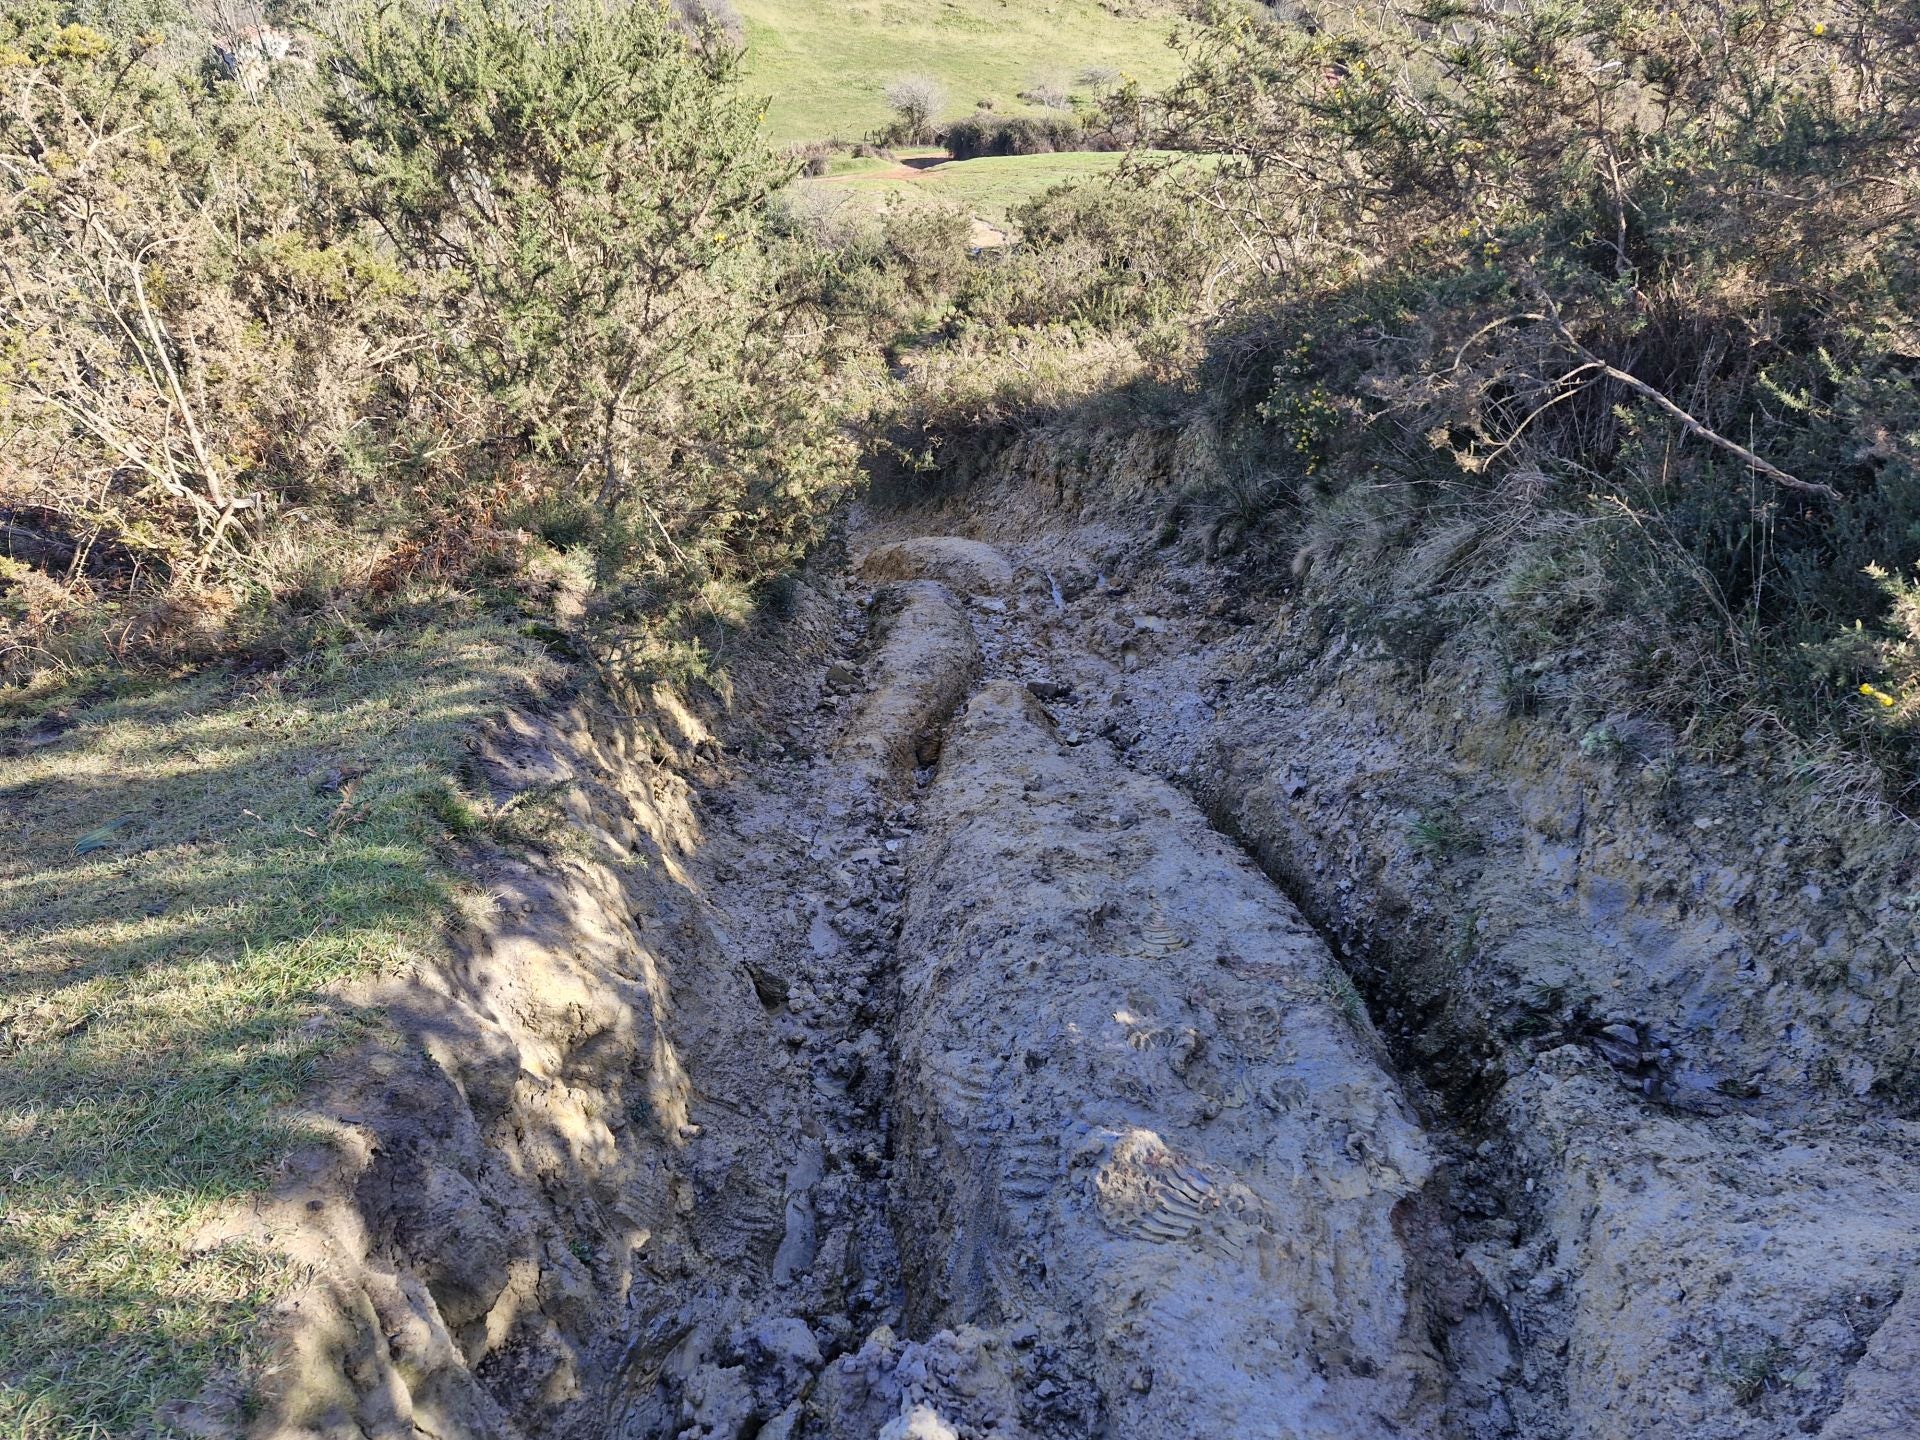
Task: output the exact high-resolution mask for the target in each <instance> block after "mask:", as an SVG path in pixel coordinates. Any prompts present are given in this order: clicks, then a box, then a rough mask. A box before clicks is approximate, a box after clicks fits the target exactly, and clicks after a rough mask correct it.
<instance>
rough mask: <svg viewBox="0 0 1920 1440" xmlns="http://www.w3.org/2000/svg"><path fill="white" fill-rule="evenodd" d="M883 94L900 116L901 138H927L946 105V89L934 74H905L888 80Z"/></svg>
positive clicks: (898, 130)
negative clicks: (936, 117) (935, 119)
mask: <svg viewBox="0 0 1920 1440" xmlns="http://www.w3.org/2000/svg"><path fill="white" fill-rule="evenodd" d="M884 93H885V95H886V97H887V104H889V105H891V106H892V107H893V112H894V114H895V115H897V116H898V117H899V120H898V123H897V126H896V129H897V132H898V133H899V136H900V138H901V139H902V140H921V139H925V138H926V137H927V135H928V134H929V132H930V130H931V128H932V125H933V119H934V117H935V116H936V115H938V114H939V113H940V112H941V111H942V110H943V109H945V108H946V104H947V92H946V88H945V87H944V86H942V85H941V83H940V82H939V81H938V80H935V79H934V78H933V77H932V76H931V75H902V76H901V77H900V78H899V79H897V80H891V81H889V82H888V83H887V88H886V90H885V92H884Z"/></svg>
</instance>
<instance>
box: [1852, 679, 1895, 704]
mask: <svg viewBox="0 0 1920 1440" xmlns="http://www.w3.org/2000/svg"><path fill="white" fill-rule="evenodd" d="M1860 693H1861V694H1862V695H1864V696H1866V697H1867V698H1868V699H1869V700H1871V701H1873V703H1874V704H1876V705H1878V706H1879V707H1880V708H1881V709H1882V710H1891V709H1892V708H1893V704H1894V701H1893V696H1891V695H1889V694H1888V693H1887V692H1886V691H1884V690H1881V689H1879V688H1878V687H1876V686H1873V685H1862V686H1861V687H1860Z"/></svg>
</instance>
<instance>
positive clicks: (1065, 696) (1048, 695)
mask: <svg viewBox="0 0 1920 1440" xmlns="http://www.w3.org/2000/svg"><path fill="white" fill-rule="evenodd" d="M1027 693H1028V694H1029V695H1031V696H1033V698H1034V699H1036V700H1049V701H1051V700H1069V699H1071V698H1072V697H1073V687H1072V686H1071V685H1062V684H1060V683H1059V682H1058V681H1055V680H1029V681H1027Z"/></svg>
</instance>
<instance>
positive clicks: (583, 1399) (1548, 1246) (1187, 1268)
mask: <svg viewBox="0 0 1920 1440" xmlns="http://www.w3.org/2000/svg"><path fill="white" fill-rule="evenodd" d="M1028 493H1029V492H1028V491H1026V490H1021V491H1019V492H1018V495H1017V496H1016V502H1017V503H1009V502H1008V499H1007V497H1008V495H1013V494H1014V492H1006V493H1004V494H1001V495H998V496H996V495H995V494H993V493H988V494H986V495H984V496H983V497H980V498H977V499H974V500H971V501H967V502H965V503H963V504H961V505H959V506H955V507H949V513H946V514H938V513H936V514H935V515H931V516H930V515H928V514H927V513H925V512H924V510H922V511H920V512H908V513H893V514H887V513H878V514H876V513H869V512H865V511H859V510H857V511H856V512H855V513H854V515H853V517H852V519H851V522H850V525H849V528H848V532H847V535H846V543H845V549H846V552H847V554H846V559H845V563H837V562H830V561H828V560H823V561H822V562H821V563H820V564H819V565H817V566H816V569H815V572H814V573H813V574H812V576H811V577H810V578H809V579H808V580H807V581H806V583H804V584H802V585H800V586H799V587H797V588H796V591H795V593H794V595H793V597H792V603H791V606H790V607H789V610H788V613H787V615H786V616H785V618H783V619H781V620H779V621H778V622H774V623H771V624H770V625H769V626H767V627H766V628H765V629H764V630H763V632H762V637H761V640H760V641H759V642H758V649H756V650H754V651H753V652H752V653H749V654H746V655H744V656H740V657H735V658H736V660H737V662H738V663H737V665H736V667H735V674H736V677H737V681H738V684H739V687H740V689H739V691H738V693H737V694H736V697H735V704H734V706H733V711H732V714H731V715H730V716H729V717H726V718H720V717H717V716H715V717H709V718H710V720H711V723H712V724H713V725H714V726H715V727H716V728H709V721H706V720H702V719H701V717H700V716H699V715H696V714H695V713H693V712H692V711H690V710H688V709H686V708H685V707H684V706H679V705H678V704H677V702H676V701H674V700H673V698H672V697H671V696H662V695H656V697H655V699H654V701H653V702H651V703H652V704H653V706H654V709H653V710H652V711H651V712H649V713H650V716H651V718H650V719H649V720H648V722H647V724H646V725H644V726H642V725H637V724H634V723H631V722H633V721H634V719H635V717H634V716H632V715H623V714H621V713H620V712H618V711H614V710H611V709H610V708H609V707H608V706H607V705H606V704H604V703H596V704H595V705H592V706H584V707H583V706H572V707H569V706H567V705H556V706H548V707H546V708H542V707H540V706H530V707H525V708H521V709H516V710H513V711H511V712H509V713H507V714H505V715H503V717H502V718H501V720H500V722H499V723H498V724H497V725H496V726H494V727H493V728H492V729H491V730H490V731H489V732H488V733H487V734H485V735H483V736H481V737H478V738H477V740H476V744H475V767H476V775H477V776H478V777H480V778H481V779H482V780H483V781H484V783H485V784H486V785H487V786H488V787H489V788H490V789H491V791H492V792H493V796H494V799H495V800H496V801H497V802H499V803H507V802H509V801H510V800H511V799H512V797H515V796H519V795H526V794H535V795H539V794H562V795H564V797H565V806H566V811H567V814H568V815H569V816H570V817H571V825H570V827H569V828H570V833H571V835H572V837H573V838H572V839H571V840H570V841H569V843H568V844H566V845H562V846H559V847H553V848H550V849H549V850H547V851H544V852H542V851H528V852H508V851H501V852H498V853H496V854H494V855H493V856H492V857H491V858H490V859H489V858H487V857H484V856H483V857H480V859H479V861H478V862H477V863H478V865H479V868H480V870H481V872H482V876H483V879H484V881H485V883H486V885H487V888H488V892H489V895H490V898H491V902H492V913H491V915H490V917H488V918H486V919H484V920H483V921H477V922H476V928H475V930H474V933H473V934H471V935H469V936H467V937H465V939H464V941H463V943H462V945H461V947H460V951H459V954H458V956H457V957H456V959H455V960H454V961H453V962H452V963H450V964H449V966H448V967H447V968H446V969H445V971H444V973H431V974H422V975H418V976H413V977H409V978H407V979H406V980H404V981H403V982H397V983H396V984H395V985H394V986H393V988H392V990H391V993H382V994H374V995H369V996H366V997H363V1003H364V1004H366V1005H367V1006H368V1008H369V1009H377V1010H379V1011H380V1012H381V1013H383V1014H385V1015H387V1016H388V1017H389V1018H390V1019H391V1021H392V1023H393V1024H394V1026H396V1027H397V1028H398V1031H399V1039H398V1040H389V1039H382V1040H378V1041H376V1042H375V1043H374V1044H373V1046H372V1048H370V1050H369V1053H368V1054H367V1055H366V1056H365V1057H364V1059H363V1061H362V1062H361V1063H359V1064H357V1065H356V1066H354V1067H352V1069H351V1070H350V1072H349V1073H348V1075H346V1076H345V1077H344V1078H343V1080H342V1082H341V1084H340V1085H339V1086H338V1087H336V1091H335V1093H333V1094H332V1095H331V1096H330V1097H329V1098H328V1099H327V1100H326V1102H325V1104H324V1106H323V1107H321V1108H323V1109H324V1111H325V1113H326V1116H327V1117H328V1118H327V1122H326V1123H328V1124H330V1125H332V1126H333V1127H334V1128H335V1131H336V1133H337V1135H338V1139H337V1141H336V1143H335V1144H333V1145H332V1146H330V1147H328V1148H326V1149H325V1150H322V1151H316V1152H314V1153H313V1154H312V1155H311V1156H309V1157H307V1158H306V1159H305V1160H304V1161H302V1162H301V1163H299V1164H296V1165H295V1166H293V1167H292V1169H291V1171H290V1173H289V1175H288V1176H287V1177H286V1180H285V1183H284V1184H283V1185H282V1187H281V1191H280V1195H279V1199H278V1200H277V1201H276V1206H277V1207H278V1208H272V1209H268V1210H266V1211H264V1212H263V1216H262V1227H261V1228H263V1229H265V1230H266V1231H267V1232H268V1233H269V1235H270V1236H273V1237H290V1239H289V1240H288V1243H295V1244H296V1253H297V1254H298V1255H299V1257H300V1258H301V1260H302V1262H303V1263H304V1264H307V1265H308V1266H310V1267H311V1270H312V1273H313V1274H314V1275H315V1276H317V1277H320V1278H319V1279H317V1280H316V1282H315V1284H314V1285H312V1286H311V1287H309V1289H308V1290H306V1291H305V1292H303V1293H302V1294H301V1295H300V1296H297V1297H295V1298H294V1299H292V1300H290V1301H289V1303H288V1305H287V1307H285V1315H284V1324H285V1327H286V1330H287V1333H288V1336H289V1343H288V1346H287V1358H286V1359H285V1360H284V1361H282V1362H280V1364H279V1367H278V1369H277V1370H276V1371H275V1372H274V1374H273V1375H271V1376H270V1377H269V1383H268V1384H267V1386H266V1387H265V1390H264V1392H263V1393H264V1398H263V1400H262V1403H261V1409H260V1415H261V1417H262V1418H261V1419H260V1420H258V1421H257V1422H256V1423H254V1424H253V1425H251V1426H250V1427H249V1430H250V1433H252V1434H256V1435H261V1436H274V1437H288V1440H291V1437H300V1440H369V1437H380V1440H386V1437H394V1440H416V1437H428V1436H431V1437H447V1440H452V1437H467V1436H474V1437H481V1436H485V1437H500V1440H518V1437H527V1440H532V1437H551V1440H587V1437H591V1440H601V1437H608V1436H612V1437H618V1440H910V1437H911V1440H1095V1437H1102V1440H1109V1437H1110V1440H1216V1437H1221V1440H1225V1437H1232V1440H1652V1437H1662V1440H1666V1437H1678V1440H1787V1437H1791V1436H1798V1435H1813V1436H1818V1437H1821V1440H1912V1437H1915V1436H1920V1279H1916V1277H1917V1276H1920V1204H1916V1201H1915V1196H1916V1194H1920V1126H1916V1124H1915V1123H1914V1121H1913V1120H1912V1119H1911V1118H1910V1117H1909V1115H1908V1110H1909V1109H1910V1106H1903V1104H1902V1102H1901V1101H1900V1099H1899V1091H1898V1087H1897V1084H1895V1083H1894V1082H1896V1081H1897V1079H1898V1077H1899V1075H1900V1074H1902V1073H1905V1072H1904V1071H1903V1070H1902V1067H1903V1066H1907V1065H1909V1064H1910V1061H1911V1057H1912V1055H1913V1053H1914V1051H1915V1040H1916V1036H1920V1019H1917V1018H1916V1016H1920V1004H1916V1000H1917V999H1920V996H1916V993H1915V990H1914V982H1913V980H1912V978H1911V974H1910V971H1911V967H1910V966H1909V967H1904V968H1903V965H1902V960H1903V957H1904V956H1905V955H1906V954H1907V953H1908V952H1909V951H1910V950H1911V948H1912V942H1911V938H1910V934H1909V932H1910V930H1911V926H1910V925H1909V924H1908V919H1909V918H1910V917H1907V918H1903V917H1905V912H1903V911H1901V910H1900V909H1899V908H1898V907H1897V906H1894V905H1892V904H1891V903H1890V900H1889V896H1890V894H1892V893H1893V891H1894V888H1895V885H1896V882H1897V877H1898V876H1899V875H1901V874H1906V873H1910V871H1909V870H1904V869H1902V868H1901V867H1904V866H1908V865H1909V864H1910V861H1909V858H1906V857H1905V852H1899V851H1897V849H1896V848H1894V847H1892V846H1890V843H1889V838H1888V832H1885V831H1876V830H1872V829H1870V828H1864V827H1855V828H1854V829H1852V830H1848V829H1845V828H1842V827H1838V826H1834V825H1831V824H1828V823H1827V822H1826V821H1825V820H1821V819H1819V818H1818V817H1817V816H1816V817H1815V818H1814V819H1811V820H1808V819H1806V818H1805V817H1800V818H1795V817H1794V816H1793V815H1791V814H1788V812H1787V811H1786V810H1785V808H1784V807H1783V803H1782V802H1781V801H1780V800H1779V799H1778V797H1776V796H1772V795H1767V794H1761V793H1759V787H1758V786H1748V785H1747V782H1746V781H1745V780H1742V779H1740V778H1739V777H1737V776H1735V777H1732V778H1729V772H1727V771H1725V770H1719V771H1707V770H1698V771H1682V772H1681V773H1680V777H1679V779H1678V780H1675V779H1673V778H1672V773H1671V767H1670V769H1669V772H1666V773H1667V774H1668V778H1667V779H1665V780H1664V781H1663V782H1662V785H1661V787H1660V788H1659V789H1658V790H1657V791H1650V790H1649V789H1648V788H1647V786H1646V785H1645V784H1644V783H1643V782H1644V774H1643V773H1642V772H1639V771H1636V770H1635V769H1634V768H1633V767H1631V766H1629V765H1627V764H1625V763H1623V762H1622V761H1620V760H1619V759H1618V758H1617V757H1603V758H1602V759H1599V760H1592V759H1587V758H1584V757H1583V756H1582V755H1581V754H1580V752H1579V751H1578V749H1577V748H1573V749H1571V750H1570V749H1569V747H1568V744H1567V742H1566V741H1565V740H1564V738H1562V737H1556V736H1554V735H1552V734H1548V733H1545V732H1543V731H1542V730H1541V729H1540V727H1538V726H1530V725H1529V724H1527V723H1526V722H1516V721H1513V720H1511V719H1510V718H1509V717H1508V716H1507V715H1506V713H1505V711H1504V710H1503V709H1502V708H1501V702H1500V701H1499V700H1498V698H1497V696H1495V695H1493V694H1492V693H1491V687H1490V686H1485V685H1481V686H1480V689H1481V690H1484V691H1486V692H1487V694H1486V695H1485V697H1484V698H1475V686H1476V685H1478V684H1479V682H1477V681H1475V680H1474V679H1473V676H1472V674H1471V673H1470V671H1467V670H1463V671H1461V672H1460V674H1459V675H1457V676H1455V677H1453V678H1451V679H1448V680H1443V681H1441V682H1438V683H1436V684H1432V685H1429V686H1427V687H1426V688H1425V689H1421V688H1417V687H1409V686H1407V685H1404V684H1401V683H1398V682H1395V683H1386V684H1383V683H1382V682H1381V680H1380V679H1379V678H1377V677H1378V676H1380V675H1381V674H1389V673H1390V672H1389V671H1388V670H1387V669H1384V668H1383V667H1382V666H1381V665H1379V664H1376V663H1375V662H1374V661H1371V660H1365V659H1355V658H1353V657H1350V656H1348V655H1347V654H1345V653H1344V647H1345V645H1346V642H1345V640H1344V639H1342V638H1340V637H1332V638H1331V639H1330V640H1329V639H1327V638H1325V637H1322V639H1321V640H1320V641H1319V642H1318V650H1317V652H1316V653H1317V658H1315V655H1306V656H1305V658H1302V656H1303V654H1304V652H1303V651H1302V650H1301V649H1300V646H1299V644H1298V643H1297V642H1296V641H1294V640H1292V639H1290V638H1289V632H1288V631H1287V630H1286V628H1285V627H1286V626H1287V624H1289V623H1291V622H1290V621H1289V615H1288V612H1287V611H1286V610H1285V608H1284V607H1273V608H1270V609H1269V610H1268V611H1267V612H1265V613H1264V614H1256V613H1255V612H1254V611H1253V610H1252V609H1251V608H1250V606H1249V603H1248V601H1247V599H1246V597H1245V595H1244V594H1243V593H1242V592H1240V591H1238V590H1236V589H1235V588H1234V586H1233V584H1232V583H1231V582H1230V581H1229V580H1226V579H1223V578H1222V577H1221V576H1220V575H1219V573H1218V571H1217V568H1215V567H1209V566H1207V565H1205V564H1202V563H1200V562H1198V561H1195V562H1193V563H1190V564H1189V563H1183V562H1179V561H1178V560H1177V559H1174V558H1172V557H1169V556H1166V555H1164V554H1162V553H1160V552H1159V551H1157V550H1156V549H1155V548H1154V547H1153V545H1152V543H1151V541H1150V540H1149V539H1147V538H1146V537H1147V536H1148V535H1150V534H1151V530H1150V528H1148V527H1149V525H1150V512H1146V511H1143V514H1148V515H1149V519H1148V520H1145V521H1142V523H1141V524H1139V525H1134V526H1132V527H1130V528H1129V527H1122V526H1116V525H1115V524H1114V523H1113V522H1111V521H1110V520H1105V519H1102V518H1100V517H1099V516H1098V515H1094V516H1092V517H1091V518H1088V516H1087V514H1086V513H1083V515H1082V518H1081V520H1080V521H1079V522H1078V523H1074V522H1073V521H1072V517H1071V516H1069V517H1067V518H1066V519H1065V520H1062V519H1061V517H1060V516H1059V514H1058V513H1057V512H1056V513H1054V514H1053V515H1051V516H1049V517H1046V523H1044V524H1042V523H1036V520H1035V516H1034V514H1033V513H1032V512H1030V511H1028V510H1025V509H1023V508H1022V506H1023V505H1026V504H1028V503H1030V502H1029V501H1028V500H1026V499H1022V498H1018V497H1024V496H1026V495H1028ZM936 526H941V527H942V528H936ZM955 531H964V532H965V533H964V534H958V533H951V532H955ZM1296 618H1297V617H1296ZM1309 638H1312V637H1309ZM1289 647H1292V648H1291V649H1290V648H1289ZM1468 663H1469V664H1470V663H1471V657H1469V659H1468ZM1649 743H1650V742H1649ZM1570 756H1571V758H1569V757H1570ZM1636 763H1638V762H1636ZM1652 765H1653V762H1651V761H1649V762H1648V766H1647V768H1648V769H1649V770H1651V769H1652ZM1742 786H1747V789H1746V790H1743V789H1742V788H1741V787H1742ZM1749 791H1751V792H1753V793H1752V794H1749V793H1748V792H1749ZM1743 795H1744V796H1746V797H1747V798H1745V799H1743V798H1742V796H1743ZM1676 796H1678V797H1679V800H1678V801H1677V800H1676ZM1681 802H1684V803H1681ZM1741 806H1745V807H1746V808H1745V809H1742V808H1740V807H1741ZM1436 814H1440V815H1442V816H1444V817H1445V824H1444V825H1441V824H1440V823H1438V822H1436V821H1434V820H1433V819H1432V818H1431V817H1432V816H1434V815H1436ZM1783 816H1784V817H1785V818H1782V817H1783ZM1421 827H1425V828H1426V830H1427V831H1429V832H1435V833H1445V834H1453V833H1456V832H1457V833H1467V832H1471V833H1472V834H1474V835H1475V836H1476V837H1478V838H1477V839H1476V843H1475V844H1474V845H1473V846H1472V847H1466V846H1460V847H1456V849H1455V852H1454V853H1452V854H1441V855H1436V854H1435V853H1434V852H1433V848H1432V846H1430V845H1427V844H1423V843H1420V841H1419V835H1420V832H1421ZM1810 875H1817V876H1818V877H1820V883H1815V881H1814V880H1812V879H1810ZM1903 926H1907V927H1908V928H1907V929H1902V927H1903ZM1327 937H1333V939H1332V941H1330V940H1329V939H1328V938H1327ZM1333 942H1337V945H1336V944H1335V943H1333ZM1836 956H1837V957H1841V959H1842V960H1844V964H1842V965H1840V966H1839V967H1838V969H1836V967H1835V965H1834V964H1833V962H1832V957H1836ZM1822 957H1828V958H1826V959H1824V960H1823V958H1822ZM1835 975H1840V976H1841V980H1842V982H1843V983H1836V982H1835V981H1834V980H1833V979H1832V978H1831V977H1833V976H1835ZM1823 976H1824V977H1829V978H1822V977H1823ZM1903 1056H1904V1057H1907V1058H1906V1059H1902V1057H1903ZM209 1433H214V1432H213V1431H211V1430H210V1431H209Z"/></svg>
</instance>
